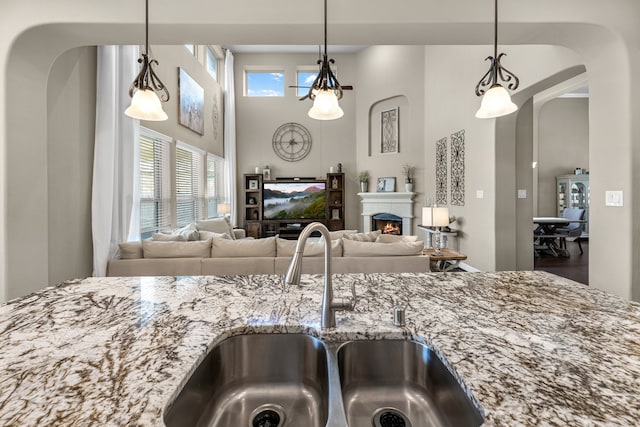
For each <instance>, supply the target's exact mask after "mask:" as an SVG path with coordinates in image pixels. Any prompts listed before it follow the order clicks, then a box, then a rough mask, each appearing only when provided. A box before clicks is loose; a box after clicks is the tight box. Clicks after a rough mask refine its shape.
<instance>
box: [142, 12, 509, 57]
mask: <svg viewBox="0 0 640 427" xmlns="http://www.w3.org/2000/svg"><path fill="white" fill-rule="evenodd" d="M496 1H498V0H496ZM144 48H145V52H144V53H145V54H146V55H148V54H149V0H145V1H144Z"/></svg>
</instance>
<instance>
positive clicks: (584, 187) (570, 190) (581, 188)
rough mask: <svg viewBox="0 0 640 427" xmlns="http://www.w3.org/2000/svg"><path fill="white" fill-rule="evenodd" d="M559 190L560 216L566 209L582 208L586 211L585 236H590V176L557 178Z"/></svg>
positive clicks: (563, 176) (562, 176) (561, 176)
mask: <svg viewBox="0 0 640 427" xmlns="http://www.w3.org/2000/svg"><path fill="white" fill-rule="evenodd" d="M556 185H557V189H558V194H557V204H558V216H559V217H561V216H562V213H563V212H564V210H565V208H581V209H584V210H585V215H584V219H585V220H587V223H585V224H584V232H583V235H584V234H586V235H587V236H588V235H589V222H588V221H589V175H586V174H582V175H560V176H557V177H556Z"/></svg>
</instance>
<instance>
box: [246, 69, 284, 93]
mask: <svg viewBox="0 0 640 427" xmlns="http://www.w3.org/2000/svg"><path fill="white" fill-rule="evenodd" d="M245 95H247V96H284V71H280V70H274V71H265V70H261V71H249V70H246V71H245Z"/></svg>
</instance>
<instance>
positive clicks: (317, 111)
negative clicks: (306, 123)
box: [309, 89, 344, 120]
mask: <svg viewBox="0 0 640 427" xmlns="http://www.w3.org/2000/svg"><path fill="white" fill-rule="evenodd" d="M342 116H344V111H342V108H340V105H339V104H338V97H337V96H336V94H335V93H334V92H333V91H332V90H324V89H321V90H319V91H318V92H316V94H315V99H314V100H313V107H311V109H310V110H309V117H311V118H312V119H316V120H334V119H339V118H340V117H342Z"/></svg>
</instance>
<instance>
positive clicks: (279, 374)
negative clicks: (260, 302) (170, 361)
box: [164, 334, 483, 427]
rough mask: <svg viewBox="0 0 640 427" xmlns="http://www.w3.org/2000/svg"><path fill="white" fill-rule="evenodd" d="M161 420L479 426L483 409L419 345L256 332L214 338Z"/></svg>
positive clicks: (261, 426) (263, 426)
mask: <svg viewBox="0 0 640 427" xmlns="http://www.w3.org/2000/svg"><path fill="white" fill-rule="evenodd" d="M164 421H165V424H166V425H167V426H169V427H174V426H212V427H213V426H224V427H229V426H234V427H236V426H237V427H316V426H318V427H319V426H326V427H347V426H348V427H361V426H362V427H372V426H373V427H440V426H456V427H457V426H464V427H475V426H479V425H481V424H482V422H483V418H482V415H481V414H480V412H479V410H478V408H477V407H476V406H474V405H473V403H472V402H471V400H470V399H469V398H468V396H467V395H466V394H465V392H464V391H463V389H462V387H461V386H460V384H459V383H458V382H457V381H456V379H455V378H454V377H453V375H452V374H451V373H450V372H449V370H448V369H447V368H446V367H445V365H444V364H443V363H442V361H441V360H440V359H439V358H438V357H437V356H436V354H435V353H434V352H433V351H432V350H431V349H430V348H429V347H427V346H425V345H422V344H419V343H416V342H412V341H400V340H390V341H387V340H383V341H350V342H346V343H335V342H332V343H329V344H327V345H326V346H325V345H324V344H323V343H322V342H321V341H319V340H317V339H315V338H313V337H310V336H307V335H303V334H256V335H240V336H236V337H232V338H229V339H227V340H225V341H223V342H221V343H220V344H218V345H217V346H215V347H214V348H213V349H212V350H211V352H210V353H209V354H208V355H207V356H206V357H205V359H204V361H203V362H202V363H201V364H200V366H199V367H198V368H197V369H196V371H195V372H194V373H193V375H192V376H191V377H190V378H189V380H188V381H187V383H186V385H185V387H184V388H183V389H182V391H181V392H180V393H179V395H178V397H177V398H176V400H175V401H174V402H173V403H172V404H171V405H170V406H169V407H168V409H167V410H166V411H165V415H164Z"/></svg>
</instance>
